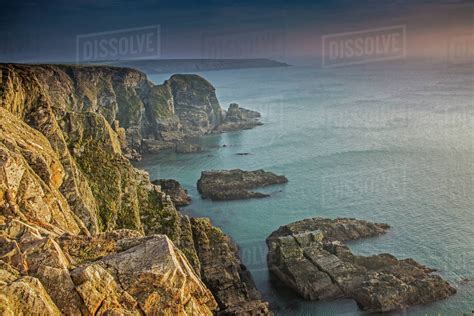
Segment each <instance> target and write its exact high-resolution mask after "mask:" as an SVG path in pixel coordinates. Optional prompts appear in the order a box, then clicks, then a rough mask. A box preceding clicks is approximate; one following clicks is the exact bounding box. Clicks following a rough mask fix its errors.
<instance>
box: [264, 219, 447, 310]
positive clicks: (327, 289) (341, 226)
mask: <svg viewBox="0 0 474 316" xmlns="http://www.w3.org/2000/svg"><path fill="white" fill-rule="evenodd" d="M388 228H389V226H388V225H387V224H379V223H370V222H366V221H362V220H356V219H351V218H338V219H334V220H333V219H323V218H318V217H316V218H310V219H305V220H302V221H298V222H295V223H291V224H288V225H285V226H281V227H280V228H279V229H278V230H276V231H274V232H273V233H272V234H271V235H270V236H269V237H268V238H267V246H268V249H269V251H268V257H267V260H268V262H267V263H268V267H269V269H270V271H271V272H272V273H273V274H274V275H276V276H277V277H278V278H279V279H280V280H281V281H283V283H285V284H286V285H287V286H288V287H290V288H292V289H293V290H295V291H296V292H297V293H298V294H300V295H301V296H302V297H303V298H306V299H309V300H320V299H334V298H341V297H346V298H353V299H355V300H356V302H357V304H358V306H359V307H360V308H361V309H363V310H367V311H372V312H385V311H391V310H397V309H403V308H406V307H409V306H412V305H418V304H427V303H430V302H434V301H437V300H440V299H444V298H447V297H449V296H451V295H453V294H454V293H456V289H455V288H453V287H452V286H451V285H450V284H449V283H448V282H446V281H445V280H443V279H442V278H441V277H440V276H439V275H437V274H434V273H433V272H434V270H433V269H430V268H427V267H425V266H423V265H421V264H419V263H417V262H416V261H415V260H413V259H404V260H398V259H397V258H395V257H394V256H392V255H390V254H379V255H374V256H368V257H366V256H357V255H354V254H352V253H351V251H350V249H349V248H348V247H347V246H346V245H345V244H344V242H345V241H349V240H355V239H359V238H365V237H372V236H377V235H380V234H384V233H385V232H386V230H387V229H388Z"/></svg>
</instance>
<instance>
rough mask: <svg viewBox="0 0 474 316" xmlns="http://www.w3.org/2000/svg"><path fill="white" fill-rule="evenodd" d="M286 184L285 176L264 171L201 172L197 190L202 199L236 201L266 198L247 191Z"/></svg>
mask: <svg viewBox="0 0 474 316" xmlns="http://www.w3.org/2000/svg"><path fill="white" fill-rule="evenodd" d="M286 182H288V179H287V178H286V177H285V176H281V175H277V174H274V173H272V172H267V171H264V170H261V169H260V170H254V171H244V170H241V169H233V170H220V171H203V172H202V173H201V178H200V179H199V180H198V182H197V189H198V191H199V193H200V194H201V197H202V198H203V199H211V200H215V201H219V200H238V199H250V198H263V197H268V196H269V195H268V194H265V193H260V192H254V191H249V189H253V188H257V187H263V186H268V185H273V184H282V183H286Z"/></svg>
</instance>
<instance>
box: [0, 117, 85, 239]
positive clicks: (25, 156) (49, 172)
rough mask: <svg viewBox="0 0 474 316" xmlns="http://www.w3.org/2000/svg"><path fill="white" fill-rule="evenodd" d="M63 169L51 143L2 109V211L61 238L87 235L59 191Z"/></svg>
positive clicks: (0, 191)
mask: <svg viewBox="0 0 474 316" xmlns="http://www.w3.org/2000/svg"><path fill="white" fill-rule="evenodd" d="M64 173H65V171H64V168H63V166H62V164H61V162H60V159H59V157H58V154H57V153H56V152H55V151H54V150H53V148H52V147H51V145H50V143H49V142H48V140H47V139H46V138H45V137H44V136H43V135H41V134H40V133H39V132H37V131H34V130H33V129H31V128H30V127H29V126H28V125H26V124H25V123H23V122H21V121H19V120H18V119H17V118H16V117H14V116H13V115H12V114H10V113H9V112H8V111H6V110H4V109H2V108H0V209H2V210H3V213H4V214H9V215H11V216H18V217H20V218H29V219H30V220H33V219H34V221H35V222H36V223H37V224H39V225H40V226H43V227H47V228H48V229H50V230H51V231H54V232H56V233H58V234H62V233H64V232H71V233H79V232H81V230H82V232H86V228H85V227H84V224H83V222H82V221H80V220H79V219H78V218H77V217H76V216H75V214H74V213H73V212H72V211H71V209H70V207H69V204H68V203H67V201H66V199H65V198H64V196H63V195H62V194H61V192H60V190H59V188H60V187H61V186H62V184H63V178H64Z"/></svg>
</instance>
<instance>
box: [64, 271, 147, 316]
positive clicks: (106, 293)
mask: <svg viewBox="0 0 474 316" xmlns="http://www.w3.org/2000/svg"><path fill="white" fill-rule="evenodd" d="M71 277H72V279H73V280H74V284H75V285H76V287H75V289H76V291H77V292H78V293H79V295H80V296H81V298H82V300H83V301H84V305H85V306H86V308H87V311H88V312H89V313H90V315H110V314H115V315H141V313H140V309H139V307H138V303H137V301H136V300H135V299H134V298H133V297H132V296H131V295H130V294H128V293H127V292H126V291H124V290H123V289H121V287H120V286H119V285H118V284H117V282H116V281H115V280H114V278H113V277H112V275H110V273H108V272H107V271H106V270H105V269H104V268H102V267H101V266H100V265H98V264H91V265H88V266H83V267H79V268H77V269H75V270H73V271H71Z"/></svg>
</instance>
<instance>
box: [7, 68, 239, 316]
mask: <svg viewBox="0 0 474 316" xmlns="http://www.w3.org/2000/svg"><path fill="white" fill-rule="evenodd" d="M0 74H1V75H0V78H1V82H0V279H1V282H0V306H1V307H0V308H2V312H3V311H5V312H10V313H13V314H21V313H23V312H25V311H26V310H27V311H31V312H32V313H36V312H35V311H38V312H37V314H41V313H40V312H39V311H40V310H41V311H44V313H47V314H51V315H55V314H58V313H63V314H68V315H79V314H86V315H87V314H143V313H145V314H156V311H157V310H160V311H161V310H163V311H168V313H169V314H175V313H178V314H183V315H186V314H187V315H195V314H212V313H214V312H216V311H217V310H218V309H219V307H218V305H217V303H216V300H220V299H219V295H220V294H219V293H211V292H210V291H209V290H208V288H207V285H206V284H205V282H204V283H203V282H202V281H201V279H200V274H201V271H204V270H205V269H206V264H202V263H201V262H200V259H199V254H198V253H197V249H198V247H197V243H198V242H200V241H198V240H195V237H194V234H193V227H192V224H191V220H190V219H189V218H188V217H186V216H184V215H182V214H181V213H180V212H179V211H178V210H177V209H176V207H175V205H174V203H173V201H172V200H171V198H170V197H169V195H168V194H166V193H165V192H164V191H163V190H162V189H161V188H160V186H157V185H154V184H152V183H151V182H150V180H149V177H148V174H147V173H146V172H144V171H140V170H137V169H135V168H134V167H133V166H132V165H131V163H130V162H129V160H128V159H127V158H126V155H127V154H130V153H131V152H130V150H131V149H133V147H130V146H129V144H134V138H137V139H138V138H140V137H143V134H142V132H143V131H144V130H148V129H147V128H148V127H147V128H145V126H148V125H147V124H148V123H150V121H147V119H145V116H146V112H147V111H148V110H147V107H144V106H143V104H142V103H144V102H145V100H149V99H150V98H158V99H159V96H161V93H166V92H163V91H162V92H160V93H159V91H157V90H159V89H163V86H153V85H151V84H150V83H149V82H148V81H147V80H146V77H145V76H144V75H143V74H141V73H139V72H137V71H134V70H130V69H119V68H110V67H73V66H49V65H37V66H30V65H0ZM196 80H199V79H196ZM157 87H158V88H157ZM150 89H151V90H150ZM144 91H148V92H147V93H150V94H143V93H145V92H144ZM188 93H192V92H191V91H188ZM144 95H147V98H148V99H147V98H145V97H144ZM142 98H143V99H142ZM147 102H148V101H147ZM155 104H157V103H155ZM160 104H163V103H160ZM159 108H160V109H161V107H159ZM140 113H141V114H140ZM144 113H145V114H144ZM142 114H143V115H142ZM170 118H171V119H170ZM166 119H167V120H168V119H170V120H169V121H167V122H168V123H170V126H171V125H173V124H174V123H173V122H174V121H173V120H174V119H173V118H172V117H166ZM117 121H119V123H118V122H117ZM146 122H148V123H146ZM155 123H156V121H155ZM178 123H179V122H178ZM160 124H161V123H160ZM142 127H143V128H145V129H142ZM170 137H171V136H170ZM140 146H141V145H140ZM137 148H138V147H137ZM132 154H133V152H132ZM148 251H150V253H148ZM149 254H151V256H150V257H148V255H149ZM118 258H119V259H118ZM138 282H140V283H138ZM236 282H241V281H240V280H236ZM142 285H143V286H142ZM145 285H146V286H145ZM214 297H215V298H214Z"/></svg>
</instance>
